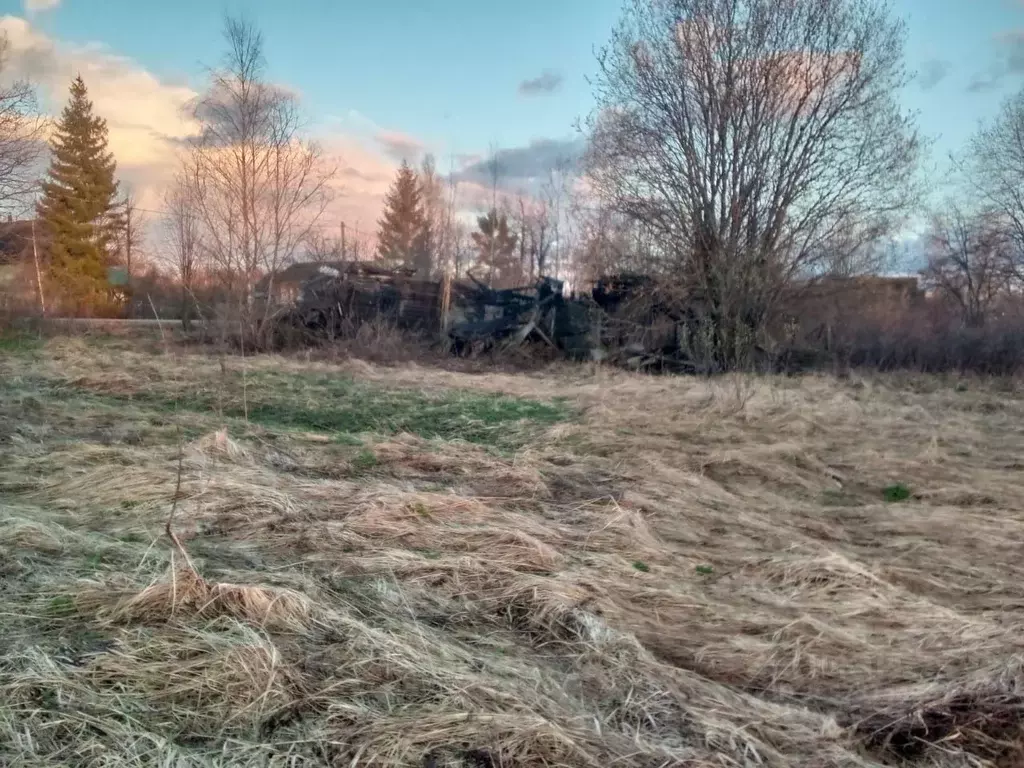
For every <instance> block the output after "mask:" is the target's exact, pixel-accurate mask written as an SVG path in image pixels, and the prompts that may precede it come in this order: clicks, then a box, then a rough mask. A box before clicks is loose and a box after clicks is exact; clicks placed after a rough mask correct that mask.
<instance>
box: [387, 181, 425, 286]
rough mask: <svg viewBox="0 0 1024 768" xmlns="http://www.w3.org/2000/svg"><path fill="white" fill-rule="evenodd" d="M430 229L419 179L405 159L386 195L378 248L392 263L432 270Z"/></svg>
mask: <svg viewBox="0 0 1024 768" xmlns="http://www.w3.org/2000/svg"><path fill="white" fill-rule="evenodd" d="M430 241H431V233H430V227H429V225H428V222H427V218H426V214H425V213H424V210H423V199H422V196H421V194H420V184H419V179H417V178H416V172H415V171H414V170H413V169H412V168H411V167H409V164H408V163H405V162H403V163H402V165H401V167H400V168H399V169H398V175H397V176H396V177H395V181H394V183H392V185H391V189H390V190H388V194H387V197H386V198H385V199H384V215H383V216H382V217H381V220H380V225H379V229H378V233H377V252H378V254H379V256H380V258H381V259H382V260H383V261H386V262H388V263H389V264H391V265H393V266H396V267H397V266H404V267H411V268H413V269H415V270H416V271H417V272H418V273H421V274H423V275H426V274H429V272H430Z"/></svg>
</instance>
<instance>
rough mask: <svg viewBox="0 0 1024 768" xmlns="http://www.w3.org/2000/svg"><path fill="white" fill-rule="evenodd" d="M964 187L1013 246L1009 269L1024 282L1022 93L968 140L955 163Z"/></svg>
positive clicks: (1010, 99)
mask: <svg viewBox="0 0 1024 768" xmlns="http://www.w3.org/2000/svg"><path fill="white" fill-rule="evenodd" d="M956 165H957V167H958V169H959V170H960V171H961V172H962V173H963V175H964V177H965V180H966V182H967V187H968V188H969V189H971V190H972V191H973V192H975V193H977V194H980V197H981V200H982V201H983V204H984V206H985V208H986V209H987V210H988V211H990V212H991V214H992V216H994V217H995V218H996V219H997V220H998V221H999V222H1001V224H1002V228H1003V229H1004V232H1005V234H1006V236H1007V237H1008V238H1009V240H1010V242H1011V243H1012V245H1013V249H1012V250H1013V255H1014V258H1013V259H1012V262H1011V266H1012V267H1013V269H1014V273H1015V277H1016V279H1017V280H1018V281H1020V280H1022V279H1024V91H1021V92H1020V93H1018V94H1016V95H1014V96H1012V97H1011V98H1009V99H1008V100H1007V101H1006V102H1005V103H1004V104H1003V107H1002V109H1001V110H1000V112H999V115H998V116H997V117H996V119H995V120H994V121H993V122H992V123H991V124H989V125H986V126H983V127H982V128H981V129H980V130H979V131H978V132H977V133H976V134H975V135H974V136H973V137H972V139H971V141H970V143H969V144H968V147H967V152H966V157H965V158H963V159H961V160H959V161H957V163H956Z"/></svg>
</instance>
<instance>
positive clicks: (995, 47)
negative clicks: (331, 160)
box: [0, 0, 1024, 223]
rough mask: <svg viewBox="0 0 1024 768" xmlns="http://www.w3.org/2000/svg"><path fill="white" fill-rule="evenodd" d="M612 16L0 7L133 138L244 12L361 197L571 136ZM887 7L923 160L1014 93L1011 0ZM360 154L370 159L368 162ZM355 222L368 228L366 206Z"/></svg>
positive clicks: (598, 11)
mask: <svg viewBox="0 0 1024 768" xmlns="http://www.w3.org/2000/svg"><path fill="white" fill-rule="evenodd" d="M26 3H27V4H31V5H36V6H51V7H50V8H48V9H47V10H34V11H33V10H28V9H27V8H26ZM620 10H621V0H517V1H516V2H514V3H500V4H499V3H487V2H479V0H477V1H476V2H472V1H471V0H377V2H356V1H355V0H334V2H330V1H329V0H291V1H290V2H281V0H245V1H244V2H243V1H242V0H228V2H226V3H220V2H217V1H216V0H213V1H212V2H211V1H210V0H175V1H174V2H156V1H155V0H154V1H153V2H140V0H0V16H4V15H7V16H10V17H21V18H20V19H15V21H16V22H17V23H18V24H21V26H19V27H17V28H16V31H17V32H18V34H19V35H21V36H23V37H32V40H33V41H34V42H33V43H32V46H30V48H26V49H25V50H29V49H30V50H31V51H32V52H33V55H32V56H26V57H25V59H26V61H29V62H33V64H32V66H34V67H36V68H38V59H39V58H40V57H45V56H46V55H49V53H48V52H50V53H53V55H55V56H58V57H60V59H61V61H62V66H61V67H58V68H54V69H53V71H47V72H46V73H45V74H46V75H47V76H49V77H50V78H51V81H52V82H50V86H51V88H50V90H51V93H50V95H51V97H52V99H53V100H55V101H56V102H58V103H59V101H61V100H63V98H64V95H65V94H66V85H65V84H64V83H65V79H66V77H67V75H68V73H70V72H71V71H72V70H73V69H74V68H76V67H82V66H83V62H84V63H85V64H88V65H89V66H87V71H89V72H96V73H99V74H98V75H97V76H96V82H92V83H89V85H90V88H91V89H102V88H104V87H106V88H107V91H108V92H103V91H100V90H98V91H95V93H96V94H97V95H96V96H95V98H94V100H95V101H96V103H97V107H98V109H100V111H101V112H102V111H103V110H104V109H106V110H108V111H109V112H110V113H111V114H113V115H114V116H115V117H114V118H112V123H114V124H117V125H118V127H119V130H120V133H121V134H123V135H124V136H128V135H131V136H132V137H134V140H136V141H138V139H139V136H141V135H142V133H141V131H142V129H145V130H146V131H149V133H151V134H156V133H161V132H166V133H169V134H170V135H174V134H173V132H172V131H164V126H165V125H166V124H167V123H168V122H170V118H168V117H166V115H167V114H169V112H167V111H163V107H164V106H166V105H169V104H175V103H180V102H181V100H182V99H183V98H184V96H183V95H182V94H185V95H187V91H188V89H197V88H199V87H201V85H202V80H203V67H204V65H207V64H216V63H217V62H218V59H219V56H220V54H221V51H222V49H223V43H222V39H221V23H222V19H223V16H224V14H225V13H230V14H239V13H241V14H244V15H245V17H247V18H248V19H249V20H251V21H253V22H254V23H256V24H257V25H258V26H259V27H260V28H261V29H262V31H263V33H264V35H265V38H266V44H267V57H268V60H269V65H270V76H271V78H272V79H273V80H275V81H277V82H280V83H283V84H286V85H288V86H290V87H291V88H293V89H295V90H296V91H298V92H299V93H300V94H301V95H302V97H303V102H304V105H305V107H306V110H307V113H308V114H309V117H310V119H311V123H312V126H313V127H314V128H315V129H316V130H317V131H318V132H319V133H321V134H323V135H334V134H337V135H338V136H342V137H349V138H351V137H355V138H356V139H360V140H361V141H362V144H361V145H360V146H361V149H359V150H358V152H356V151H355V150H352V146H354V145H352V144H351V143H345V144H344V147H346V148H347V149H346V150H345V151H347V152H348V153H349V155H350V156H351V157H355V156H356V155H357V154H358V153H359V152H362V153H363V154H364V155H366V156H364V157H362V160H360V161H358V162H357V161H356V160H352V161H351V162H352V163H353V168H352V174H351V178H352V179H357V178H358V179H363V178H370V177H374V179H375V181H374V182H373V185H372V186H373V190H374V191H373V192H372V195H379V194H380V193H381V191H382V185H384V184H385V183H386V179H387V176H388V175H390V167H391V166H388V165H387V163H391V164H392V165H393V163H394V161H395V159H396V158H397V157H399V156H400V155H401V154H403V153H404V152H405V149H406V148H407V147H414V146H416V145H420V146H422V147H425V148H427V149H429V150H431V151H433V152H435V153H436V154H437V155H438V156H439V160H440V163H441V166H442V169H444V168H446V166H447V160H446V158H447V156H448V155H449V153H452V154H455V153H457V154H463V155H482V154H484V153H486V152H487V151H488V149H489V148H490V147H491V146H499V147H503V148H507V149H515V148H519V150H520V155H519V156H520V157H522V158H523V159H524V160H528V159H529V158H530V157H533V156H538V157H540V156H543V157H550V156H552V155H553V154H555V153H554V152H553V151H552V146H557V145H554V144H552V142H561V141H569V140H572V139H574V138H578V137H577V134H576V132H575V129H574V121H575V120H576V119H577V118H578V117H580V116H581V115H584V114H585V113H586V112H587V111H588V110H589V108H590V105H591V96H590V89H589V86H588V85H587V82H586V76H587V75H588V74H590V73H592V72H593V71H594V69H595V63H594V48H595V47H596V46H599V45H600V44H602V43H603V42H604V41H605V40H607V39H608V36H609V33H610V31H611V30H612V28H613V26H614V25H615V22H616V20H617V18H618V16H619V14H620ZM893 10H894V12H895V13H896V14H897V15H899V16H901V17H903V18H904V19H906V21H907V24H908V40H907V49H906V53H907V62H908V65H909V67H910V68H911V69H913V70H916V71H918V72H919V73H920V78H919V80H918V81H917V82H916V83H914V84H913V85H911V86H909V87H908V88H907V89H906V92H905V93H904V94H902V98H903V99H904V101H905V103H906V105H907V107H908V108H909V109H912V110H914V111H916V112H919V114H920V121H919V123H920V127H921V130H922V131H923V132H924V133H925V134H926V135H928V136H931V137H933V138H935V139H936V143H935V146H934V151H933V158H932V159H933V161H934V162H936V163H937V164H938V165H939V166H940V169H941V166H942V165H943V164H944V158H945V157H946V156H947V155H948V153H949V152H951V151H955V150H956V149H957V148H959V147H961V146H962V145H963V143H964V142H965V141H966V139H967V138H968V137H969V136H970V134H971V133H972V132H973V131H974V130H975V129H976V127H977V125H978V123H979V121H981V120H984V119H988V118H990V117H992V115H993V114H994V113H995V112H996V110H997V109H998V107H999V104H1000V103H1001V101H1002V100H1003V99H1004V98H1005V97H1006V96H1007V95H1009V94H1010V93H1012V92H1014V91H1015V90H1017V89H1019V88H1021V87H1022V86H1024V0H895V2H894V5H893ZM8 22H10V19H8ZM8 27H9V29H8V32H9V33H10V29H15V27H11V26H10V24H8ZM29 72H30V74H31V72H32V68H31V67H30V68H29ZM108 75H110V78H109V79H110V83H108V84H107V85H103V84H102V83H99V82H98V80H99V78H100V77H103V78H105V79H106V78H107V76H108ZM87 82H89V78H87ZM531 82H532V83H533V87H532V88H530V87H529V83H531ZM524 84H527V87H525V89H524ZM44 95H46V94H45V93H44ZM133 99H135V100H136V103H137V105H138V106H137V108H136V106H134V105H133V101H132V100H133ZM168 109H169V107H168ZM158 116H159V117H158ZM147 121H148V122H147ZM136 122H138V123H139V125H135V124H134V123H136ZM375 137H376V138H375ZM346 141H347V139H346ZM538 141H541V142H542V143H541V144H534V146H533V147H532V148H531V146H530V145H531V142H538ZM543 141H547V142H548V143H547V144H544V143H543ZM115 143H116V142H115V141H114V139H113V132H112V144H115ZM115 149H116V147H115ZM534 150H536V151H534ZM373 153H377V154H379V155H380V157H381V162H382V163H383V164H384V165H382V166H381V167H380V168H379V169H378V170H376V171H374V170H372V169H370V168H369V165H372V162H371V161H372V158H370V155H372V154H373ZM130 154H131V153H126V159H124V160H122V161H121V163H122V166H123V167H124V168H125V172H126V173H127V174H129V176H130V177H132V178H137V179H143V178H144V177H145V174H146V173H147V172H148V171H146V169H145V162H146V158H147V157H149V156H150V155H152V154H154V153H150V155H146V153H142V152H135V153H134V154H135V155H138V157H133V156H128V155H130ZM155 154H158V155H159V154H160V153H158V152H157V153H155ZM360 163H362V164H360ZM385 171H387V172H386V173H385ZM132 174H134V176H132ZM377 177H379V178H377ZM937 180H938V179H937ZM934 186H935V187H936V188H938V185H937V184H936V185H934ZM368 194H370V193H368ZM372 195H371V196H372ZM376 199H379V198H376ZM367 210H369V209H367ZM345 215H349V214H345ZM352 215H356V214H352ZM358 215H359V216H360V217H361V219H362V220H365V221H366V222H368V223H369V222H372V212H362V213H359V214H358Z"/></svg>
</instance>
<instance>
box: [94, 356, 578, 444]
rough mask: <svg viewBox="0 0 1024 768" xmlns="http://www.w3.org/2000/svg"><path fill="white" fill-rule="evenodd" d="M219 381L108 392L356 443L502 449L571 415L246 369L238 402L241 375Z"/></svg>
mask: <svg viewBox="0 0 1024 768" xmlns="http://www.w3.org/2000/svg"><path fill="white" fill-rule="evenodd" d="M217 384H221V382H218V383H217ZM214 386H216V384H215V385H214ZM221 386H222V387H223V391H220V392H218V391H217V390H216V389H196V390H192V391H188V392H182V393H180V394H174V393H168V392H163V391H158V390H157V391H144V392H137V393H135V394H133V395H130V396H123V395H117V396H113V397H114V398H115V399H121V400H128V401H130V402H132V403H134V404H136V405H142V406H144V407H148V408H150V409H155V410H160V411H175V410H187V411H192V412H198V413H204V412H209V413H218V412H222V413H223V414H224V415H225V416H228V417H232V418H239V419H240V418H246V417H247V418H248V420H249V421H250V422H252V423H254V424H259V425H260V426H263V427H266V428H269V429H279V430H302V431H308V432H321V433H327V434H332V435H334V441H335V442H337V443H340V444H344V445H353V446H358V445H362V441H361V440H359V439H358V438H356V437H354V436H355V435H360V434H366V433H371V434H384V435H393V434H398V433H402V432H408V433H410V434H414V435H419V436H420V437H423V438H426V439H441V440H465V441H467V442H471V443H477V444H481V445H490V446H495V447H497V448H499V449H510V448H515V447H518V446H519V445H523V444H525V443H526V442H528V441H529V440H530V439H531V437H532V436H533V435H535V434H536V433H537V432H538V430H539V429H541V428H544V427H546V426H549V425H552V424H556V423H558V422H561V421H566V420H568V419H570V418H572V417H573V415H574V414H573V412H572V411H571V410H570V409H569V407H568V406H567V405H566V404H565V403H547V402H541V401H538V400H529V399H523V398H517V397H510V396H507V395H494V394H490V393H480V392H466V391H459V390H445V391H441V392H437V393H433V392H430V393H428V392H423V391H419V390H413V389H387V388H382V387H380V386H376V385H371V384H369V383H364V382H359V381H355V380H353V379H351V378H348V377H341V376H338V377H330V376H324V375H322V374H321V375H305V374H281V373H268V372H262V373H260V374H259V375H252V374H250V375H249V376H248V378H247V380H246V382H245V388H244V389H245V392H244V395H245V397H244V400H243V382H242V377H241V374H237V375H236V374H233V375H231V376H229V377H227V381H224V382H223V383H222V384H221Z"/></svg>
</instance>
